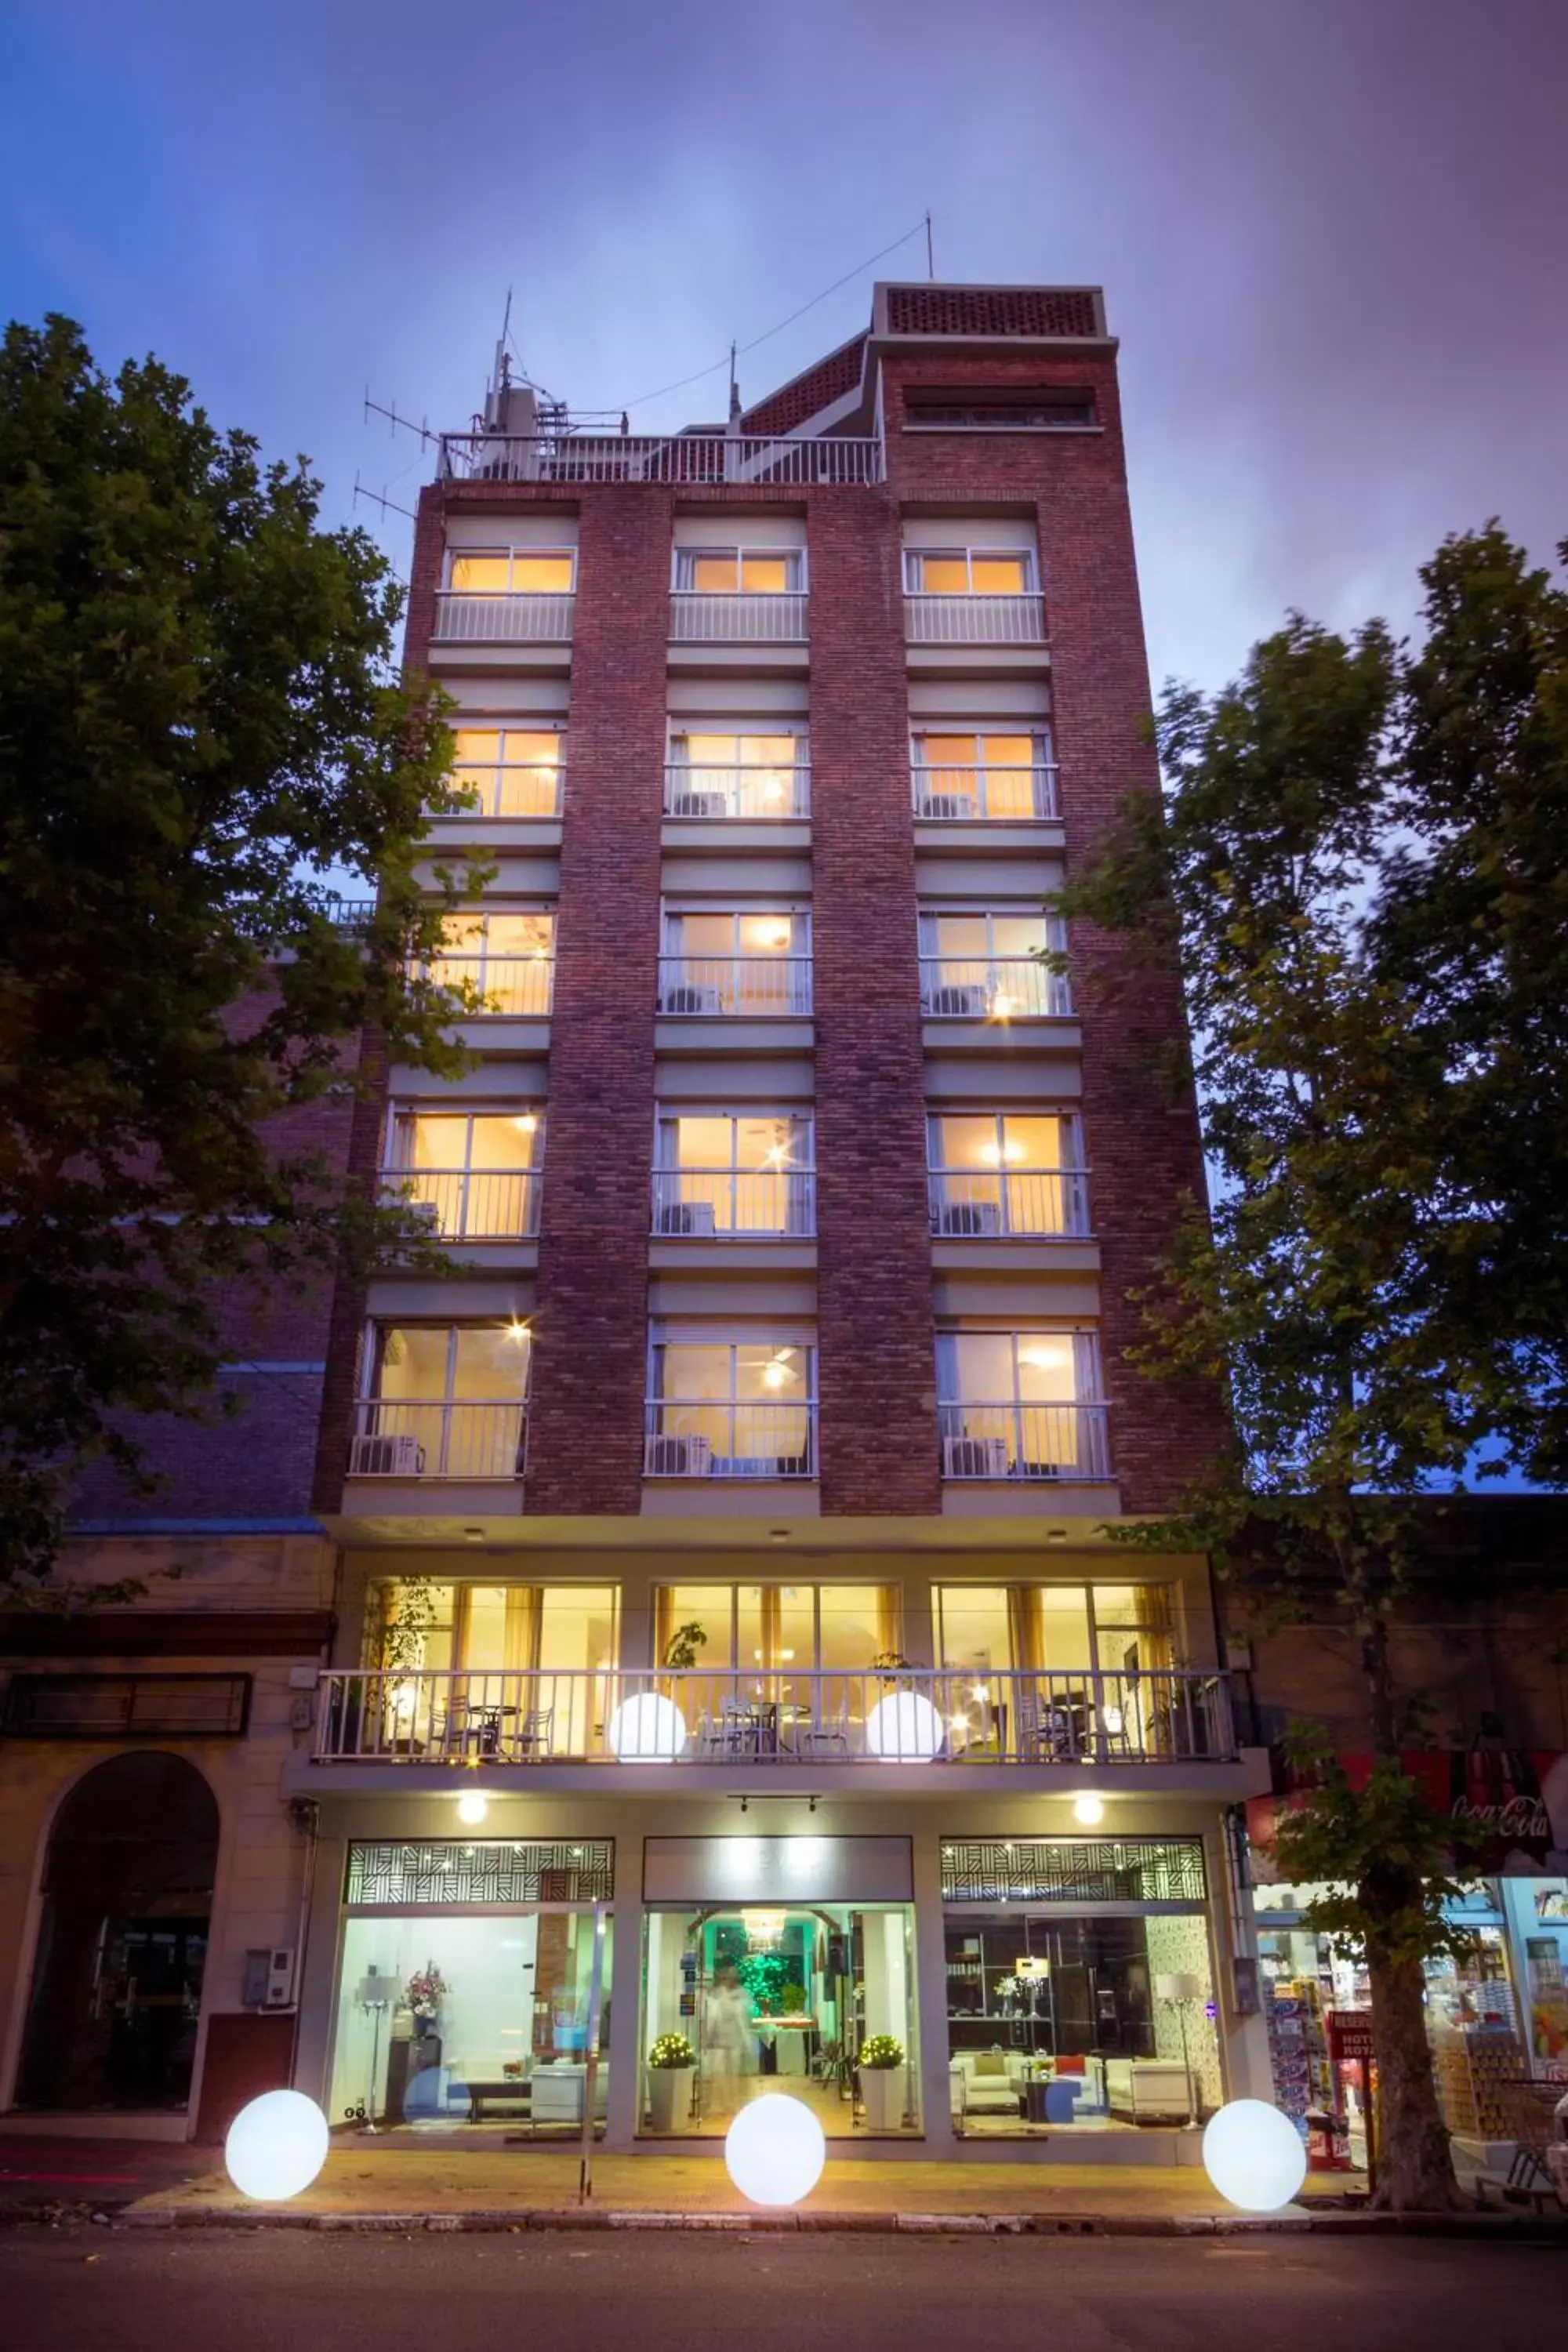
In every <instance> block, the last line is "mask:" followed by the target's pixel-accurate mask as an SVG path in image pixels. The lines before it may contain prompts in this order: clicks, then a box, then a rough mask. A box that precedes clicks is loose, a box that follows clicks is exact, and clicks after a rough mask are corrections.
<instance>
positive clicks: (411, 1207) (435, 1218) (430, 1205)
mask: <svg viewBox="0 0 1568 2352" xmlns="http://www.w3.org/2000/svg"><path fill="white" fill-rule="evenodd" d="M405 1207H406V1208H407V1211H408V1213H409V1215H410V1216H411V1217H417V1218H418V1220H419V1223H421V1224H422V1225H428V1226H429V1228H430V1230H431V1232H432V1233H433V1234H436V1233H439V1232H440V1230H441V1203H440V1202H439V1201H409V1202H405Z"/></svg>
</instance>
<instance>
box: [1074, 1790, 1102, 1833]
mask: <svg viewBox="0 0 1568 2352" xmlns="http://www.w3.org/2000/svg"><path fill="white" fill-rule="evenodd" d="M1072 1817H1073V1819H1074V1821H1075V1822H1082V1824H1083V1826H1084V1828H1085V1829H1086V1830H1091V1829H1093V1828H1094V1827H1095V1825H1096V1823H1097V1822H1102V1821H1103V1820H1104V1819H1105V1802H1104V1800H1103V1799H1102V1798H1100V1797H1090V1796H1082V1797H1075V1798H1074V1799H1073V1802H1072Z"/></svg>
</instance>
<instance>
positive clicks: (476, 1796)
mask: <svg viewBox="0 0 1568 2352" xmlns="http://www.w3.org/2000/svg"><path fill="white" fill-rule="evenodd" d="M489 1809H490V1801H489V1798H488V1797H487V1796H486V1794H485V1792H484V1790H482V1789H465V1790H464V1791H463V1793H462V1795H461V1796H460V1797H459V1798H458V1820H459V1821H460V1822H467V1824H468V1827H469V1829H475V1830H477V1829H478V1828H479V1823H480V1822H482V1821H483V1820H484V1819H485V1817H486V1815H487V1814H488V1813H489Z"/></svg>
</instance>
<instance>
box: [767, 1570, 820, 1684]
mask: <svg viewBox="0 0 1568 2352" xmlns="http://www.w3.org/2000/svg"><path fill="white" fill-rule="evenodd" d="M815 1602H816V1593H815V1590H814V1588H813V1587H812V1586H811V1585H809V1584H780V1585H775V1586H774V1588H773V1612H774V1624H773V1632H772V1638H771V1641H770V1643H769V1656H768V1664H769V1665H770V1666H776V1667H781V1668H782V1667H786V1666H795V1667H798V1668H799V1670H800V1671H801V1673H802V1674H807V1673H809V1672H810V1670H811V1669H812V1667H813V1666H815V1664H816V1606H815Z"/></svg>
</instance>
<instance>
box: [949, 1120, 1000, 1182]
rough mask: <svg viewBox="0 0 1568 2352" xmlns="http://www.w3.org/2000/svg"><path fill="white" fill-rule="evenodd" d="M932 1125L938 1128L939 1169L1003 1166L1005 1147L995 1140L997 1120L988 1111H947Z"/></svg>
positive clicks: (979, 1168)
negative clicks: (1003, 1148)
mask: <svg viewBox="0 0 1568 2352" xmlns="http://www.w3.org/2000/svg"><path fill="white" fill-rule="evenodd" d="M931 1124H932V1126H933V1128H934V1129H935V1130H936V1164H937V1166H938V1167H939V1168H957V1169H964V1170H970V1169H973V1170H975V1171H983V1170H985V1169H992V1168H996V1167H999V1166H1000V1164H1001V1159H1002V1150H1001V1146H1000V1145H999V1144H998V1142H997V1140H996V1121H995V1119H994V1118H993V1117H992V1116H991V1114H990V1113H989V1112H988V1111H987V1112H978V1113H973V1114H971V1113H967V1112H958V1113H954V1112H951V1111H944V1112H943V1113H942V1116H941V1117H940V1118H935V1119H933V1120H932V1122H931Z"/></svg>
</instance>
